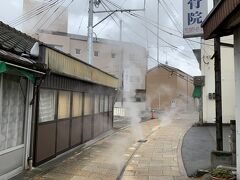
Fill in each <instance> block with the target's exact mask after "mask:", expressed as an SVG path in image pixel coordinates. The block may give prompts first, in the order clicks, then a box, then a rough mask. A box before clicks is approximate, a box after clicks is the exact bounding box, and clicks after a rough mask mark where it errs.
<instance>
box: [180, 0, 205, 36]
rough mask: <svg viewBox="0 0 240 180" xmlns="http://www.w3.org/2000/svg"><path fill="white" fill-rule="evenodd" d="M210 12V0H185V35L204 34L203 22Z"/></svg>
mask: <svg viewBox="0 0 240 180" xmlns="http://www.w3.org/2000/svg"><path fill="white" fill-rule="evenodd" d="M207 14H208V0H183V37H184V38H190V37H200V36H202V35H203V29H202V27H201V24H202V23H203V21H204V19H205V17H206V16H207Z"/></svg>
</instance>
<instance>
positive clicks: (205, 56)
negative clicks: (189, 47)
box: [201, 36, 235, 124]
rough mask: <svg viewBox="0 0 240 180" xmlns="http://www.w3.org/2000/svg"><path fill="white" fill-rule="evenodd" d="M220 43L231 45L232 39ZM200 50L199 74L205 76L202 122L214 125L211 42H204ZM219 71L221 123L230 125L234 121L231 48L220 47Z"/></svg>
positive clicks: (232, 57)
mask: <svg viewBox="0 0 240 180" xmlns="http://www.w3.org/2000/svg"><path fill="white" fill-rule="evenodd" d="M221 42H223V43H226V44H233V37H232V36H227V37H224V38H222V39H221ZM204 43H205V44H207V45H204V44H202V48H201V54H202V58H201V72H202V75H203V76H205V86H203V89H202V98H203V121H204V122H206V123H215V121H216V118H215V117H216V110H215V98H214V92H215V70H214V60H212V59H211V58H212V56H213V54H214V49H213V46H209V44H212V45H213V41H204ZM221 59H222V60H221V71H222V120H223V123H225V124H226V123H230V120H234V119H235V112H234V109H235V81H234V61H233V59H234V52H233V47H230V46H226V45H225V46H224V45H222V46H221Z"/></svg>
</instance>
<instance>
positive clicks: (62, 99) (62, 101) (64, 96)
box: [58, 91, 70, 119]
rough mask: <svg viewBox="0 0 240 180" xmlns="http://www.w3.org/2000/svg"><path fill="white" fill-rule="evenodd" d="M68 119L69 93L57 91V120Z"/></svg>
mask: <svg viewBox="0 0 240 180" xmlns="http://www.w3.org/2000/svg"><path fill="white" fill-rule="evenodd" d="M69 117H70V92H68V91H59V97H58V119H66V118H69Z"/></svg>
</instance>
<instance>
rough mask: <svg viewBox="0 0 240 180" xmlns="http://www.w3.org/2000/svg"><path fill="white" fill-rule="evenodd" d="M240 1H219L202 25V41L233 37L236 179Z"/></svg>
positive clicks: (239, 175) (239, 161) (239, 142)
mask: <svg viewBox="0 0 240 180" xmlns="http://www.w3.org/2000/svg"><path fill="white" fill-rule="evenodd" d="M239 7H240V1H238V0H225V1H219V3H218V4H217V5H216V7H215V8H214V9H213V10H212V11H211V13H210V14H209V15H208V17H207V18H206V20H205V21H204V23H203V25H202V26H203V30H204V39H212V38H215V37H223V36H228V35H233V39H234V41H233V42H234V44H233V45H234V80H235V97H234V98H235V119H236V144H237V145H236V158H237V168H236V169H237V179H240V96H239V94H238V92H239V91H240V53H239V47H240V28H239V25H240V18H239V12H240V10H239Z"/></svg>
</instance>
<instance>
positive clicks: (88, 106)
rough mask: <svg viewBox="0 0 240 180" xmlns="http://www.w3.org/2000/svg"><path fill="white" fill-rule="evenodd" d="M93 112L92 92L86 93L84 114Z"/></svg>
mask: <svg viewBox="0 0 240 180" xmlns="http://www.w3.org/2000/svg"><path fill="white" fill-rule="evenodd" d="M90 114H92V102H91V96H90V94H88V93H86V94H85V96H84V115H90Z"/></svg>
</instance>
